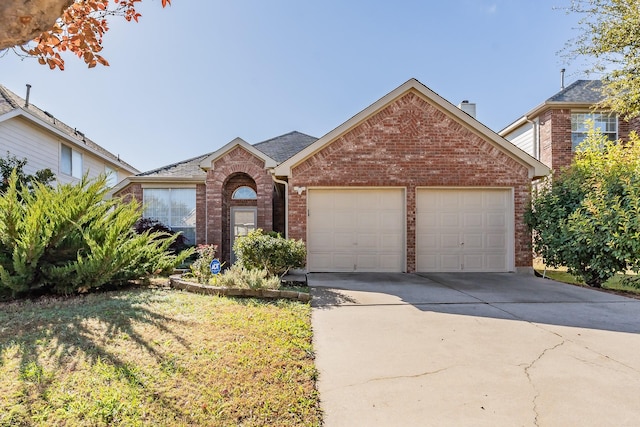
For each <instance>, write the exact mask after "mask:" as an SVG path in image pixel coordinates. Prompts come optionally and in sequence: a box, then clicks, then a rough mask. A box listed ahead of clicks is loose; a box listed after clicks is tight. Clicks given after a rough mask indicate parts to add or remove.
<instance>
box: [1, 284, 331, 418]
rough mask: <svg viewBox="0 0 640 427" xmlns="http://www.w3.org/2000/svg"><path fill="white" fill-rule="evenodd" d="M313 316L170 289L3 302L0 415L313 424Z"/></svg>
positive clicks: (280, 305) (295, 306)
mask: <svg viewBox="0 0 640 427" xmlns="http://www.w3.org/2000/svg"><path fill="white" fill-rule="evenodd" d="M310 316H311V308H310V307H309V305H308V304H302V303H298V302H289V301H277V302H267V301H259V300H253V299H251V300H240V299H231V298H221V297H211V296H205V295H197V294H191V293H186V292H179V291H175V290H166V289H129V290H123V291H117V292H108V293H103V294H91V295H87V296H82V297H72V298H67V299H60V298H50V299H40V300H36V301H34V302H17V303H4V304H0V426H21V425H22V426H27V425H28V426H32V425H36V426H37V425H41V426H45V425H46V426H52V425H68V426H71V425H73V426H77V425H81V426H101V425H102V426H107V425H108V426H118V425H121V426H125V425H126V426H143V425H144V426H150V425H162V426H228V425H234V426H235V425H242V426H264V425H278V426H294V425H295V426H300V425H306V426H318V425H320V424H321V413H320V409H319V401H318V394H317V392H316V390H315V378H316V369H315V367H314V363H313V350H312V346H311V322H310Z"/></svg>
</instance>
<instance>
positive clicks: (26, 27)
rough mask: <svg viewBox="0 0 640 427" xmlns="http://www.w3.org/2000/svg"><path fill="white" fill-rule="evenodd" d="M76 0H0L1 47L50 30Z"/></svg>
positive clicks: (29, 38) (17, 43)
mask: <svg viewBox="0 0 640 427" xmlns="http://www.w3.org/2000/svg"><path fill="white" fill-rule="evenodd" d="M73 1H74V0H0V49H6V48H8V47H14V46H20V45H23V44H25V43H27V42H29V41H31V40H33V39H34V38H35V37H37V36H39V35H40V34H41V33H42V32H44V31H47V30H50V29H51V28H52V27H53V24H54V23H55V22H56V19H58V18H59V17H60V16H61V15H62V12H63V11H64V10H65V9H66V8H67V7H69V6H70V5H71V4H72V3H73Z"/></svg>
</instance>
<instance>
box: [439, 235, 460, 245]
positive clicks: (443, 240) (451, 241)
mask: <svg viewBox="0 0 640 427" xmlns="http://www.w3.org/2000/svg"><path fill="white" fill-rule="evenodd" d="M434 240H436V244H437V239H434ZM439 246H440V247H441V248H442V249H452V248H455V249H458V248H459V247H460V236H458V233H456V234H444V233H443V234H441V235H440V245H439ZM436 247H437V246H436Z"/></svg>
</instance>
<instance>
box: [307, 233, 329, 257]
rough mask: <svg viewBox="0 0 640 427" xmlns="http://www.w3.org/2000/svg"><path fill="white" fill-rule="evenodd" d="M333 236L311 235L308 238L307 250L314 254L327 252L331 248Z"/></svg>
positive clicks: (324, 234) (326, 234) (327, 234)
mask: <svg viewBox="0 0 640 427" xmlns="http://www.w3.org/2000/svg"><path fill="white" fill-rule="evenodd" d="M333 246H334V243H333V235H332V234H330V233H324V232H320V233H313V234H311V235H310V236H309V243H308V244H307V249H308V250H310V251H315V252H323V251H328V250H331V248H333Z"/></svg>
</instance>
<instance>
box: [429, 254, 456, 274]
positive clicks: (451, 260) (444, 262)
mask: <svg viewBox="0 0 640 427" xmlns="http://www.w3.org/2000/svg"><path fill="white" fill-rule="evenodd" d="M433 257H434V258H435V262H434V264H435V268H436V269H438V270H440V271H459V270H460V263H461V257H460V255H459V254H441V255H440V256H439V257H437V256H435V255H434V256H433ZM438 258H439V262H438Z"/></svg>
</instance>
